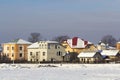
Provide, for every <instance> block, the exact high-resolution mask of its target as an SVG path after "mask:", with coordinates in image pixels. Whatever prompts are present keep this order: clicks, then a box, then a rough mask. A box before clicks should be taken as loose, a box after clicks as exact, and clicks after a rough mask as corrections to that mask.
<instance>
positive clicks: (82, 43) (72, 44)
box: [62, 37, 96, 54]
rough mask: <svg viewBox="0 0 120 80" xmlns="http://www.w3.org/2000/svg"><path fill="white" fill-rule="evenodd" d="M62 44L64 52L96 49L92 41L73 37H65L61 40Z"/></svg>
mask: <svg viewBox="0 0 120 80" xmlns="http://www.w3.org/2000/svg"><path fill="white" fill-rule="evenodd" d="M62 45H63V46H64V47H65V51H66V52H76V53H78V54H79V53H80V52H82V51H94V50H96V48H95V46H94V44H93V43H91V42H89V41H86V40H83V39H80V38H78V37H74V38H72V39H67V40H66V41H63V42H62Z"/></svg>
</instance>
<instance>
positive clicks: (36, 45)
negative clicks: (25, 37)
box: [28, 41, 58, 49]
mask: <svg viewBox="0 0 120 80" xmlns="http://www.w3.org/2000/svg"><path fill="white" fill-rule="evenodd" d="M41 42H44V43H48V44H49V43H51V44H55V43H58V42H57V41H39V42H36V43H33V44H32V45H30V46H28V48H29V49H30V48H31V49H33V48H39V44H40V43H41Z"/></svg>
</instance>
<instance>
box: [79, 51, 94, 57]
mask: <svg viewBox="0 0 120 80" xmlns="http://www.w3.org/2000/svg"><path fill="white" fill-rule="evenodd" d="M95 54H96V52H81V53H80V54H79V55H78V57H94V55H95Z"/></svg>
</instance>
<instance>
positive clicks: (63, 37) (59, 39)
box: [52, 35, 70, 43]
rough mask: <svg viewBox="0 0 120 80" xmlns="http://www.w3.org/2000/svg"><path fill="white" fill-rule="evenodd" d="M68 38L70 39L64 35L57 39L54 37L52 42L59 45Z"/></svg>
mask: <svg viewBox="0 0 120 80" xmlns="http://www.w3.org/2000/svg"><path fill="white" fill-rule="evenodd" d="M69 38H70V37H69V36H67V35H65V36H57V37H54V38H53V39H52V40H55V41H57V42H59V43H61V42H62V41H64V40H67V39H69Z"/></svg>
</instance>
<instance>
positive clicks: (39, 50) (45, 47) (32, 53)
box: [28, 41, 65, 62]
mask: <svg viewBox="0 0 120 80" xmlns="http://www.w3.org/2000/svg"><path fill="white" fill-rule="evenodd" d="M63 54H65V50H64V47H63V46H61V45H60V44H59V43H58V42H56V41H39V42H36V43H33V44H32V45H30V46H29V47H28V61H31V62H42V61H63Z"/></svg>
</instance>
